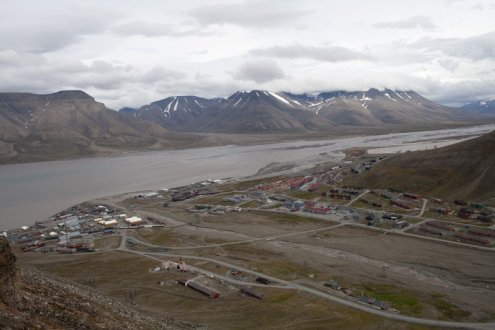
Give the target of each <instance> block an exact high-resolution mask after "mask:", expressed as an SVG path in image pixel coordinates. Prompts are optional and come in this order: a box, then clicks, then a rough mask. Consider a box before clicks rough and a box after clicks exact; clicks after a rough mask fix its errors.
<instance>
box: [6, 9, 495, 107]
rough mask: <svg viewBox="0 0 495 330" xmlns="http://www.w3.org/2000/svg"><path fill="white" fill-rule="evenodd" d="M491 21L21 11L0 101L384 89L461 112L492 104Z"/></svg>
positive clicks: (470, 12)
mask: <svg viewBox="0 0 495 330" xmlns="http://www.w3.org/2000/svg"><path fill="white" fill-rule="evenodd" d="M41 13H42V15H41ZM493 17H495V5H493V3H491V2H490V1H488V0H479V1H478V2H477V3H476V5H475V4H473V3H472V2H470V1H463V0H459V1H457V0H456V1H443V2H431V1H427V0H417V1H415V3H414V6H410V5H406V4H402V3H400V2H396V1H392V0H384V1H380V2H375V3H370V4H367V3H363V2H362V1H358V0H348V1H346V2H339V3H337V2H329V1H320V0H307V1H305V2H299V1H282V0H270V1H243V0H234V1H221V0H213V1H208V2H207V3H206V2H204V1H200V0H191V1H187V2H183V3H178V2H164V1H158V0H143V2H142V3H139V4H138V3H135V2H126V1H124V2H122V1H116V0H107V1H105V2H101V1H97V0H88V1H84V2H80V1H75V0H52V1H49V2H43V3H41V2H39V1H36V0H26V1H23V2H22V3H21V2H13V3H10V4H9V6H4V7H3V8H2V11H0V72H2V79H0V91H27V92H36V93H49V92H54V91H57V90H62V89H84V90H85V91H87V92H88V93H90V94H92V95H93V96H95V97H96V98H97V99H98V100H99V101H102V102H105V103H106V104H107V105H109V106H110V107H113V108H119V107H122V106H139V105H142V104H145V103H150V102H152V101H155V100H157V99H161V98H164V97H167V96H170V95H190V94H195V95H199V96H204V97H215V96H228V95H229V94H231V93H233V92H235V91H236V90H238V89H257V88H263V89H269V90H288V91H293V92H303V91H309V92H318V91H324V90H330V89H347V90H357V89H366V88H370V87H389V88H400V89H415V90H418V91H419V92H421V93H423V94H424V95H425V96H427V97H430V98H432V99H434V100H437V101H440V102H443V103H445V104H449V105H458V104H462V103H465V102H468V101H472V100H478V99H493V98H495V88H494V86H495V83H494V82H495V69H494V68H495V29H494V27H493ZM391 18H392V19H391Z"/></svg>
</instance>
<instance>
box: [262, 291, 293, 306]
mask: <svg viewBox="0 0 495 330" xmlns="http://www.w3.org/2000/svg"><path fill="white" fill-rule="evenodd" d="M295 294H296V293H295V292H288V293H283V294H278V295H276V296H271V297H270V300H269V302H271V303H272V304H280V303H283V302H285V301H287V300H289V299H291V298H292V297H294V295H295Z"/></svg>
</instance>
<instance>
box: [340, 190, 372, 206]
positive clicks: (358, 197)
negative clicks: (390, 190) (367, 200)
mask: <svg viewBox="0 0 495 330" xmlns="http://www.w3.org/2000/svg"><path fill="white" fill-rule="evenodd" d="M369 192H370V191H369V190H365V191H364V192H363V193H362V194H360V195H359V196H357V197H356V198H354V199H353V200H352V201H350V202H349V203H347V204H345V206H351V204H352V203H354V202H355V201H357V200H359V199H360V198H361V197H364V195H366V194H367V193H369Z"/></svg>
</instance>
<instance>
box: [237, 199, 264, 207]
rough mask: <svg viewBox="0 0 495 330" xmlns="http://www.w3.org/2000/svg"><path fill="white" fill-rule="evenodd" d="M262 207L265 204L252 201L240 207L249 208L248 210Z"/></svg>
mask: <svg viewBox="0 0 495 330" xmlns="http://www.w3.org/2000/svg"><path fill="white" fill-rule="evenodd" d="M261 205H263V204H261V203H260V202H258V201H255V200H252V201H249V202H246V203H243V204H240V205H239V206H240V207H247V208H257V207H260V206H261Z"/></svg>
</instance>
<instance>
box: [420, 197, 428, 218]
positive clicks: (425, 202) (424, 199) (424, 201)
mask: <svg viewBox="0 0 495 330" xmlns="http://www.w3.org/2000/svg"><path fill="white" fill-rule="evenodd" d="M426 204H428V200H427V199H426V198H423V206H421V211H420V212H419V214H418V217H422V216H423V213H425V210H426Z"/></svg>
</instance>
